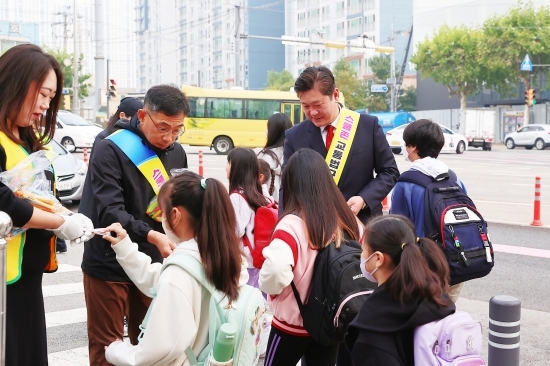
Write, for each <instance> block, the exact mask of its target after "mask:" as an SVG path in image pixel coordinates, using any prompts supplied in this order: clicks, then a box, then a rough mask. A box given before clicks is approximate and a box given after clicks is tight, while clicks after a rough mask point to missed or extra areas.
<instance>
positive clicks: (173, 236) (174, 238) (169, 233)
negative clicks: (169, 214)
mask: <svg viewBox="0 0 550 366" xmlns="http://www.w3.org/2000/svg"><path fill="white" fill-rule="evenodd" d="M162 229H163V230H164V233H165V234H166V236H167V237H168V240H170V241H171V242H172V243H174V244H178V243H181V239H180V238H178V237H177V236H176V234H174V232H173V231H172V230H170V228H169V227H168V225H166V219H165V218H164V216H163V217H162Z"/></svg>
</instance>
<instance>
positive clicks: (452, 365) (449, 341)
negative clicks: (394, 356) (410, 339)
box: [414, 311, 486, 366]
mask: <svg viewBox="0 0 550 366" xmlns="http://www.w3.org/2000/svg"><path fill="white" fill-rule="evenodd" d="M482 340H483V334H482V329H481V323H480V322H478V321H475V320H474V319H472V317H471V316H470V314H468V313H466V312H463V311H457V312H456V313H454V314H451V315H448V316H447V317H445V318H443V319H441V320H437V321H433V322H431V323H427V324H424V325H422V326H420V327H417V328H416V329H415V331H414V364H415V365H418V366H426V365H439V366H485V365H486V363H485V361H484V360H483V358H482V357H481V349H482Z"/></svg>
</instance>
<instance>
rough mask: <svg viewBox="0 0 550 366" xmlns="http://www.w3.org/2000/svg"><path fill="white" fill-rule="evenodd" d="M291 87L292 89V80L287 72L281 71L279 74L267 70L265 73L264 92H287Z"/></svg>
mask: <svg viewBox="0 0 550 366" xmlns="http://www.w3.org/2000/svg"><path fill="white" fill-rule="evenodd" d="M292 87H294V78H293V77H292V74H291V73H290V72H289V71H288V70H285V69H283V70H282V71H281V72H277V71H275V70H269V71H268V72H267V84H266V90H282V91H289V90H290V88H292Z"/></svg>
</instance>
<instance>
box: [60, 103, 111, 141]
mask: <svg viewBox="0 0 550 366" xmlns="http://www.w3.org/2000/svg"><path fill="white" fill-rule="evenodd" d="M101 131H103V129H102V128H100V127H97V126H94V125H93V124H92V123H90V122H88V121H86V120H85V119H84V118H82V117H80V116H79V115H76V114H74V113H70V112H66V111H59V112H58V114H57V128H56V129H55V134H54V136H53V139H54V140H55V141H57V142H59V143H60V144H61V145H63V146H65V147H67V146H69V145H72V146H74V147H75V148H76V149H79V148H80V149H82V148H85V147H87V148H91V147H92V145H93V144H94V140H95V137H96V136H97V134H98V133H100V132H101Z"/></svg>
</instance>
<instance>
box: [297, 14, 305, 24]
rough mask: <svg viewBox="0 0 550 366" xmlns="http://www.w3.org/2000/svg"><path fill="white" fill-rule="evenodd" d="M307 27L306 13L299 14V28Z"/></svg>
mask: <svg viewBox="0 0 550 366" xmlns="http://www.w3.org/2000/svg"><path fill="white" fill-rule="evenodd" d="M305 25H306V13H300V14H298V27H303V26H305Z"/></svg>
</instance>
